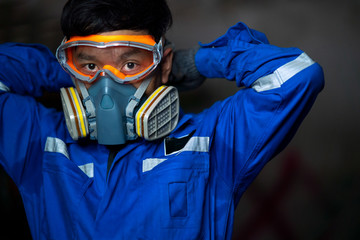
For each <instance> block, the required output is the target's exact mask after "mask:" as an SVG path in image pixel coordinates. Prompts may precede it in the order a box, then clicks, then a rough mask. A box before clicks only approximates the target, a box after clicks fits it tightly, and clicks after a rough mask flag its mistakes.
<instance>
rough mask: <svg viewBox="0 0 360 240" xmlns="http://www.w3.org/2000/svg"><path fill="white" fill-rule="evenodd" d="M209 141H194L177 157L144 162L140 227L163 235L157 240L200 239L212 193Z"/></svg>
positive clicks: (174, 155) (196, 139)
mask: <svg viewBox="0 0 360 240" xmlns="http://www.w3.org/2000/svg"><path fill="white" fill-rule="evenodd" d="M208 141H209V140H208V138H199V137H195V138H191V139H190V140H189V142H188V144H186V145H185V146H184V148H183V149H181V150H180V151H178V152H176V153H174V154H171V155H169V156H166V157H165V158H161V159H146V160H144V161H143V171H144V170H146V171H144V172H143V176H142V202H143V204H142V207H143V209H142V210H143V213H144V215H143V216H145V218H144V222H143V224H141V226H143V227H144V228H145V229H143V230H144V232H148V231H149V232H151V234H152V237H154V231H151V229H153V230H154V229H157V231H155V232H157V233H161V234H159V236H158V237H159V238H157V239H163V236H172V237H173V236H177V235H179V236H180V237H181V239H201V237H202V236H201V233H202V231H201V229H202V219H203V217H204V215H205V207H206V205H207V204H206V199H208V196H207V194H208V192H209V191H208V177H209V153H208ZM199 144H200V145H199ZM154 165H155V166H154ZM146 219H147V220H146ZM184 229H186V231H183V230H184ZM144 239H146V237H145V236H144Z"/></svg>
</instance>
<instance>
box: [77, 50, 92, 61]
mask: <svg viewBox="0 0 360 240" xmlns="http://www.w3.org/2000/svg"><path fill="white" fill-rule="evenodd" d="M76 58H78V59H81V60H87V61H95V60H96V56H93V55H88V54H86V53H83V52H80V53H78V54H76Z"/></svg>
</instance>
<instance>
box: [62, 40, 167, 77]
mask: <svg viewBox="0 0 360 240" xmlns="http://www.w3.org/2000/svg"><path fill="white" fill-rule="evenodd" d="M162 54H163V44H162V40H160V41H159V43H156V42H155V40H154V38H153V37H152V36H150V35H90V36H85V37H82V36H75V37H71V38H70V39H69V40H67V39H64V40H63V41H62V43H61V44H60V46H59V47H58V49H57V51H56V57H57V59H58V61H59V63H60V64H61V66H62V67H63V68H64V69H65V70H66V71H67V72H68V73H69V74H71V75H72V76H73V77H74V78H76V79H78V80H81V81H84V82H89V83H91V82H93V81H94V80H96V79H97V78H98V77H99V76H102V75H104V74H108V75H109V76H110V77H112V78H113V79H114V80H115V81H116V82H119V83H129V82H133V81H137V80H141V79H144V78H145V77H146V76H148V75H149V74H150V73H151V72H152V71H153V70H154V69H155V68H156V67H157V66H158V64H159V63H160V61H161V58H162Z"/></svg>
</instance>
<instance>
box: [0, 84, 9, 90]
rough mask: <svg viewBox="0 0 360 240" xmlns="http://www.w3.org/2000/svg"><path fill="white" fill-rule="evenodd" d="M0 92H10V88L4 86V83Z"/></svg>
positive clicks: (0, 86) (0, 87)
mask: <svg viewBox="0 0 360 240" xmlns="http://www.w3.org/2000/svg"><path fill="white" fill-rule="evenodd" d="M0 91H4V92H10V88H9V87H8V86H6V85H5V84H3V83H2V82H0Z"/></svg>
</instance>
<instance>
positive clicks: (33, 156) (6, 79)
mask: <svg viewBox="0 0 360 240" xmlns="http://www.w3.org/2000/svg"><path fill="white" fill-rule="evenodd" d="M0 63H1V64H0V164H1V165H2V166H3V167H4V169H5V171H6V172H7V173H8V174H9V175H10V176H11V178H12V179H13V180H14V182H15V183H16V184H17V185H18V186H19V185H21V184H22V182H24V180H25V179H29V178H32V179H35V178H34V176H36V175H37V172H38V171H40V166H41V165H40V164H38V163H39V161H41V157H42V155H41V154H42V152H43V149H44V148H43V147H44V146H43V145H44V139H43V137H44V136H45V135H46V134H47V133H49V132H51V131H53V132H54V131H59V132H61V131H62V128H61V127H60V123H61V122H62V121H63V119H62V118H63V117H62V115H61V113H59V112H57V111H55V110H54V109H48V108H45V107H44V106H42V105H41V104H39V103H38V102H36V99H35V97H39V96H41V95H42V92H43V91H44V90H47V91H56V90H58V89H59V88H60V87H62V86H64V87H65V86H70V85H71V84H72V81H71V79H70V78H69V77H68V76H67V74H66V73H65V72H64V71H63V70H62V69H61V67H60V65H59V64H58V63H57V60H56V58H55V57H54V56H53V54H52V53H51V52H50V51H49V50H48V49H47V48H46V47H44V46H42V45H27V44H18V43H6V44H2V45H0ZM28 184H30V183H28Z"/></svg>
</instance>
